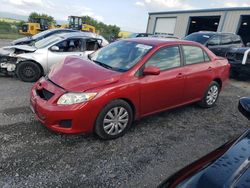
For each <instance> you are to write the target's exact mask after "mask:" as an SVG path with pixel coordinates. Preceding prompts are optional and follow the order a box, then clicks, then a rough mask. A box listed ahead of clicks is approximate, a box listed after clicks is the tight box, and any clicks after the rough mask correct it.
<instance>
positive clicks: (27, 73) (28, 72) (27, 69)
mask: <svg viewBox="0 0 250 188" xmlns="http://www.w3.org/2000/svg"><path fill="white" fill-rule="evenodd" d="M23 73H24V75H25V76H26V77H27V78H30V77H32V76H34V75H35V72H34V70H33V69H32V68H31V67H25V69H24V70H23Z"/></svg>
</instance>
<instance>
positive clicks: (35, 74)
mask: <svg viewBox="0 0 250 188" xmlns="http://www.w3.org/2000/svg"><path fill="white" fill-rule="evenodd" d="M16 74H17V77H18V78H19V79H20V80H22V81H24V82H36V81H37V80H38V79H39V78H40V77H41V76H42V70H41V68H40V67H39V65H37V64H36V63H34V62H33V61H23V62H20V63H19V64H18V65H17V70H16Z"/></svg>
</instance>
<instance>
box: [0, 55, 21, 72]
mask: <svg viewBox="0 0 250 188" xmlns="http://www.w3.org/2000/svg"><path fill="white" fill-rule="evenodd" d="M17 62H18V60H17V58H16V57H11V56H6V55H0V75H15V70H16V65H17Z"/></svg>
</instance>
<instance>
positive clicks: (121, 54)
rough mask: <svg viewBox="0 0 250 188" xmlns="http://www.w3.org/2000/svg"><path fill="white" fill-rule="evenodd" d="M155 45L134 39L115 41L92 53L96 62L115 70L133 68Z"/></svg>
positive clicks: (121, 70) (91, 57)
mask: <svg viewBox="0 0 250 188" xmlns="http://www.w3.org/2000/svg"><path fill="white" fill-rule="evenodd" d="M152 48H153V46H150V45H145V44H140V43H137V42H132V41H124V40H123V41H118V42H114V43H112V44H110V45H108V46H106V47H104V48H101V49H100V50H98V51H96V52H94V53H93V54H91V55H90V59H91V60H92V61H94V62H95V63H97V64H99V65H101V66H103V67H105V68H109V69H112V70H115V71H120V72H125V71H127V70H129V69H130V68H132V67H133V66H134V65H135V64H136V63H137V62H138V61H139V60H140V59H141V58H142V57H143V56H144V55H145V54H146V53H147V52H149V51H150V49H152Z"/></svg>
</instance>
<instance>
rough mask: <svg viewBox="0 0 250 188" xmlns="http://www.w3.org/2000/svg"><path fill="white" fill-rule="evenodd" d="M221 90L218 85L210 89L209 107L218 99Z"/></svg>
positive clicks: (207, 98) (207, 100) (207, 99)
mask: <svg viewBox="0 0 250 188" xmlns="http://www.w3.org/2000/svg"><path fill="white" fill-rule="evenodd" d="M218 94H219V88H218V87H217V86H216V85H213V86H212V87H210V89H209V90H208V93H207V97H206V102H207V104H208V105H212V104H214V103H215V101H216V100H217V98H218Z"/></svg>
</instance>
